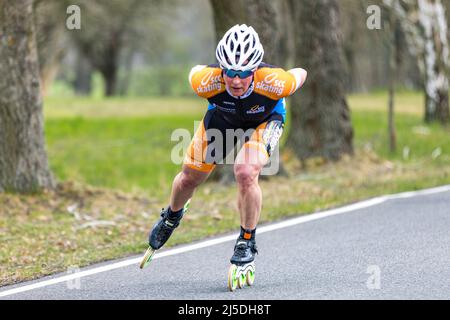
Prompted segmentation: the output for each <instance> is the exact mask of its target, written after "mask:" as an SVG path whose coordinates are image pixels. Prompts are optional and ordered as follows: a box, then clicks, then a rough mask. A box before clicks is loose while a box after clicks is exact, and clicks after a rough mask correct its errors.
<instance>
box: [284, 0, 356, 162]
mask: <svg viewBox="0 0 450 320" xmlns="http://www.w3.org/2000/svg"><path fill="white" fill-rule="evenodd" d="M290 4H291V8H292V9H291V10H292V12H293V14H294V29H295V30H296V36H295V62H296V65H299V66H302V67H303V68H305V69H306V70H308V71H309V76H308V83H307V84H306V85H305V87H304V88H303V89H302V94H301V95H295V96H294V97H293V98H292V107H291V122H292V125H291V127H292V128H295V130H291V132H290V133H289V137H288V141H287V145H288V147H290V148H292V150H293V151H294V152H295V154H296V155H297V156H298V157H299V159H301V160H305V159H307V158H311V157H322V158H325V159H328V160H333V161H335V160H339V159H340V158H341V156H342V155H343V154H353V128H352V124H351V120H350V110H349V107H348V104H347V100H346V96H345V77H346V70H345V68H344V63H343V62H344V54H343V46H342V38H341V29H340V27H341V24H340V12H339V7H338V4H337V1H336V0H307V1H302V2H299V1H296V0H291V1H290Z"/></svg>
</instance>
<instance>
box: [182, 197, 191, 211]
mask: <svg viewBox="0 0 450 320" xmlns="http://www.w3.org/2000/svg"><path fill="white" fill-rule="evenodd" d="M190 205H191V199H189V200H188V202H186V204H185V205H184V208H183V211H184V212H185V213H186V212H187V211H188V209H189V206H190Z"/></svg>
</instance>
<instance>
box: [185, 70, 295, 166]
mask: <svg viewBox="0 0 450 320" xmlns="http://www.w3.org/2000/svg"><path fill="white" fill-rule="evenodd" d="M189 82H190V83H191V86H192V88H193V89H194V91H195V93H196V94H197V95H198V96H200V97H202V98H206V99H207V100H208V102H209V107H208V111H207V113H206V115H205V116H204V118H203V121H202V123H201V125H200V126H199V128H198V129H197V131H196V133H195V136H194V138H193V140H192V142H191V144H190V146H189V149H188V152H187V154H186V157H185V159H184V164H186V165H187V166H189V167H190V168H192V169H195V170H198V171H202V172H208V173H209V172H211V171H212V170H213V169H214V167H215V165H216V164H218V163H221V161H222V160H223V159H224V158H225V157H226V156H227V154H228V153H230V152H231V151H233V147H234V144H235V142H236V141H233V143H232V144H231V148H230V144H229V142H228V143H227V141H225V140H226V139H222V143H221V144H222V146H221V148H222V150H219V149H220V148H219V149H218V148H217V144H216V145H215V146H214V148H213V149H214V150H208V149H211V148H210V147H211V144H212V142H213V141H214V140H215V138H214V137H213V135H212V134H210V131H211V130H210V129H216V130H215V131H216V132H217V131H220V133H222V136H223V137H226V131H227V129H232V130H237V129H242V130H244V131H247V130H249V129H254V130H253V131H251V132H253V133H251V135H250V136H248V137H247V138H246V140H245V141H244V145H243V148H257V149H258V150H259V151H260V152H261V153H262V154H263V156H264V157H267V158H269V157H270V156H271V154H272V152H273V150H274V148H275V147H276V145H277V144H278V142H279V139H280V137H281V135H282V132H283V128H284V123H285V120H286V102H285V99H284V98H285V97H287V96H290V95H292V94H293V93H294V92H296V91H297V90H298V88H299V87H300V85H301V76H300V72H299V69H292V70H289V71H285V70H283V69H281V68H277V67H274V66H271V65H268V64H265V63H262V64H261V65H260V66H259V68H258V69H257V70H256V71H255V73H254V78H253V82H252V84H251V85H250V88H249V89H248V91H247V92H246V93H245V94H244V95H243V96H241V97H234V96H232V95H231V94H230V93H229V92H228V91H227V89H226V87H225V82H224V80H223V73H222V69H220V67H219V65H209V66H196V67H194V68H193V69H192V71H191V73H190V74H189ZM212 131H213V130H212Z"/></svg>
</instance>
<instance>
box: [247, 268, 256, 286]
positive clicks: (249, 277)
mask: <svg viewBox="0 0 450 320" xmlns="http://www.w3.org/2000/svg"><path fill="white" fill-rule="evenodd" d="M254 282H255V271H253V270H248V271H247V285H248V286H252V285H253V283H254Z"/></svg>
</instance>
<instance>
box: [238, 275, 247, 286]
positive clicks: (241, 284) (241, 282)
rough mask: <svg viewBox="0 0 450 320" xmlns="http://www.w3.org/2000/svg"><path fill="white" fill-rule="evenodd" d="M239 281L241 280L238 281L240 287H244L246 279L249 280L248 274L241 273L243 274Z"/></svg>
mask: <svg viewBox="0 0 450 320" xmlns="http://www.w3.org/2000/svg"><path fill="white" fill-rule="evenodd" d="M238 281H239V282H238V285H239V288H240V289H242V288H244V286H245V283H246V281H247V279H246V276H245V273H241V274H240V276H239V280H238Z"/></svg>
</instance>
